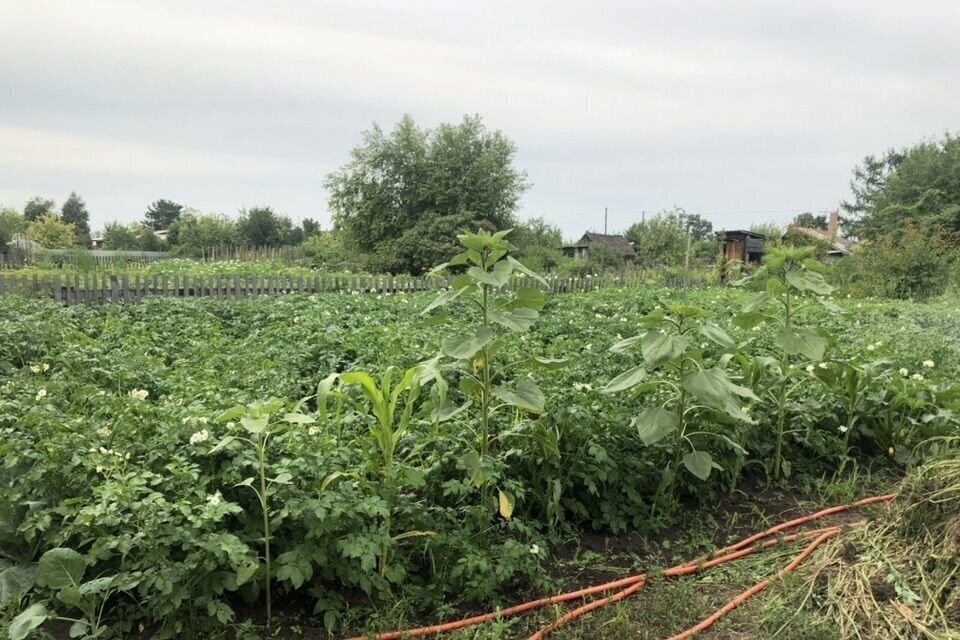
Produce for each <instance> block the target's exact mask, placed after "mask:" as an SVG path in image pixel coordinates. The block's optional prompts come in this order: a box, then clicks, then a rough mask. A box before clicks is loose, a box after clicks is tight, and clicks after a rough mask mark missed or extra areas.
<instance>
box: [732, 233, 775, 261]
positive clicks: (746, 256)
mask: <svg viewBox="0 0 960 640" xmlns="http://www.w3.org/2000/svg"><path fill="white" fill-rule="evenodd" d="M766 239H767V237H766V236H764V235H763V234H762V233H756V232H753V231H744V230H743V229H736V230H734V231H727V232H725V233H724V234H723V257H724V260H726V261H727V262H729V261H731V260H738V261H740V262H742V263H743V264H745V265H747V264H759V263H760V261H761V260H763V254H764V253H766V249H764V246H763V245H764V242H765V241H766Z"/></svg>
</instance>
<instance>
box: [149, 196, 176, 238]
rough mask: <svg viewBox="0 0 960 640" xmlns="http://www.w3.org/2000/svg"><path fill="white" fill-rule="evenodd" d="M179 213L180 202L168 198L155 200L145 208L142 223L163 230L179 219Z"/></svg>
mask: <svg viewBox="0 0 960 640" xmlns="http://www.w3.org/2000/svg"><path fill="white" fill-rule="evenodd" d="M181 213H183V205H182V204H177V203H176V202H172V201H170V200H163V199H161V200H157V201H156V202H154V203H153V204H151V205H150V206H149V207H148V208H147V212H146V213H145V214H144V217H143V224H144V226H147V227H149V228H151V229H153V230H154V231H163V230H164V229H169V228H170V225H172V224H173V223H174V222H176V221H177V220H179V219H180V214H181Z"/></svg>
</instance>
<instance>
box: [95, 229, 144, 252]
mask: <svg viewBox="0 0 960 640" xmlns="http://www.w3.org/2000/svg"><path fill="white" fill-rule="evenodd" d="M103 248H104V249H108V250H111V251H130V250H135V249H139V248H140V240H139V238H137V234H136V232H135V231H134V229H133V228H131V227H129V226H127V225H125V224H122V223H120V222H108V223H107V224H105V225H104V226H103Z"/></svg>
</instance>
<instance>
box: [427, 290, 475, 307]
mask: <svg viewBox="0 0 960 640" xmlns="http://www.w3.org/2000/svg"><path fill="white" fill-rule="evenodd" d="M472 287H473V285H468V286H464V287H453V288H450V289H447V290H446V291H444V292H442V293H441V294H440V295H438V296H437V297H436V298H434V299H433V302H431V303H430V304H428V305H427V306H426V307H424V309H423V311H421V312H420V313H430V312H431V311H433V310H434V309H437V308H439V307H442V306H444V305H446V304H450V303H451V302H453V301H454V300H456V299H457V298H459V297H460V296H462V295H463V294H464V293H466V292H467V291H469V290H470V289H471V288H472Z"/></svg>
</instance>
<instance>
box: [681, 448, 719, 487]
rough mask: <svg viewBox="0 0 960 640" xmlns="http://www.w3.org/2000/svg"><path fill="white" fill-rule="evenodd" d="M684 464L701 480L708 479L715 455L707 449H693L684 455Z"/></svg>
mask: <svg viewBox="0 0 960 640" xmlns="http://www.w3.org/2000/svg"><path fill="white" fill-rule="evenodd" d="M683 466H685V467H686V468H687V471H689V472H690V473H692V474H693V475H695V476H697V477H698V478H700V479H701V480H706V479H707V478H709V477H710V471H712V470H713V457H712V456H711V455H710V454H709V453H707V452H706V451H691V452H690V453H688V454H686V455H685V456H683Z"/></svg>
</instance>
